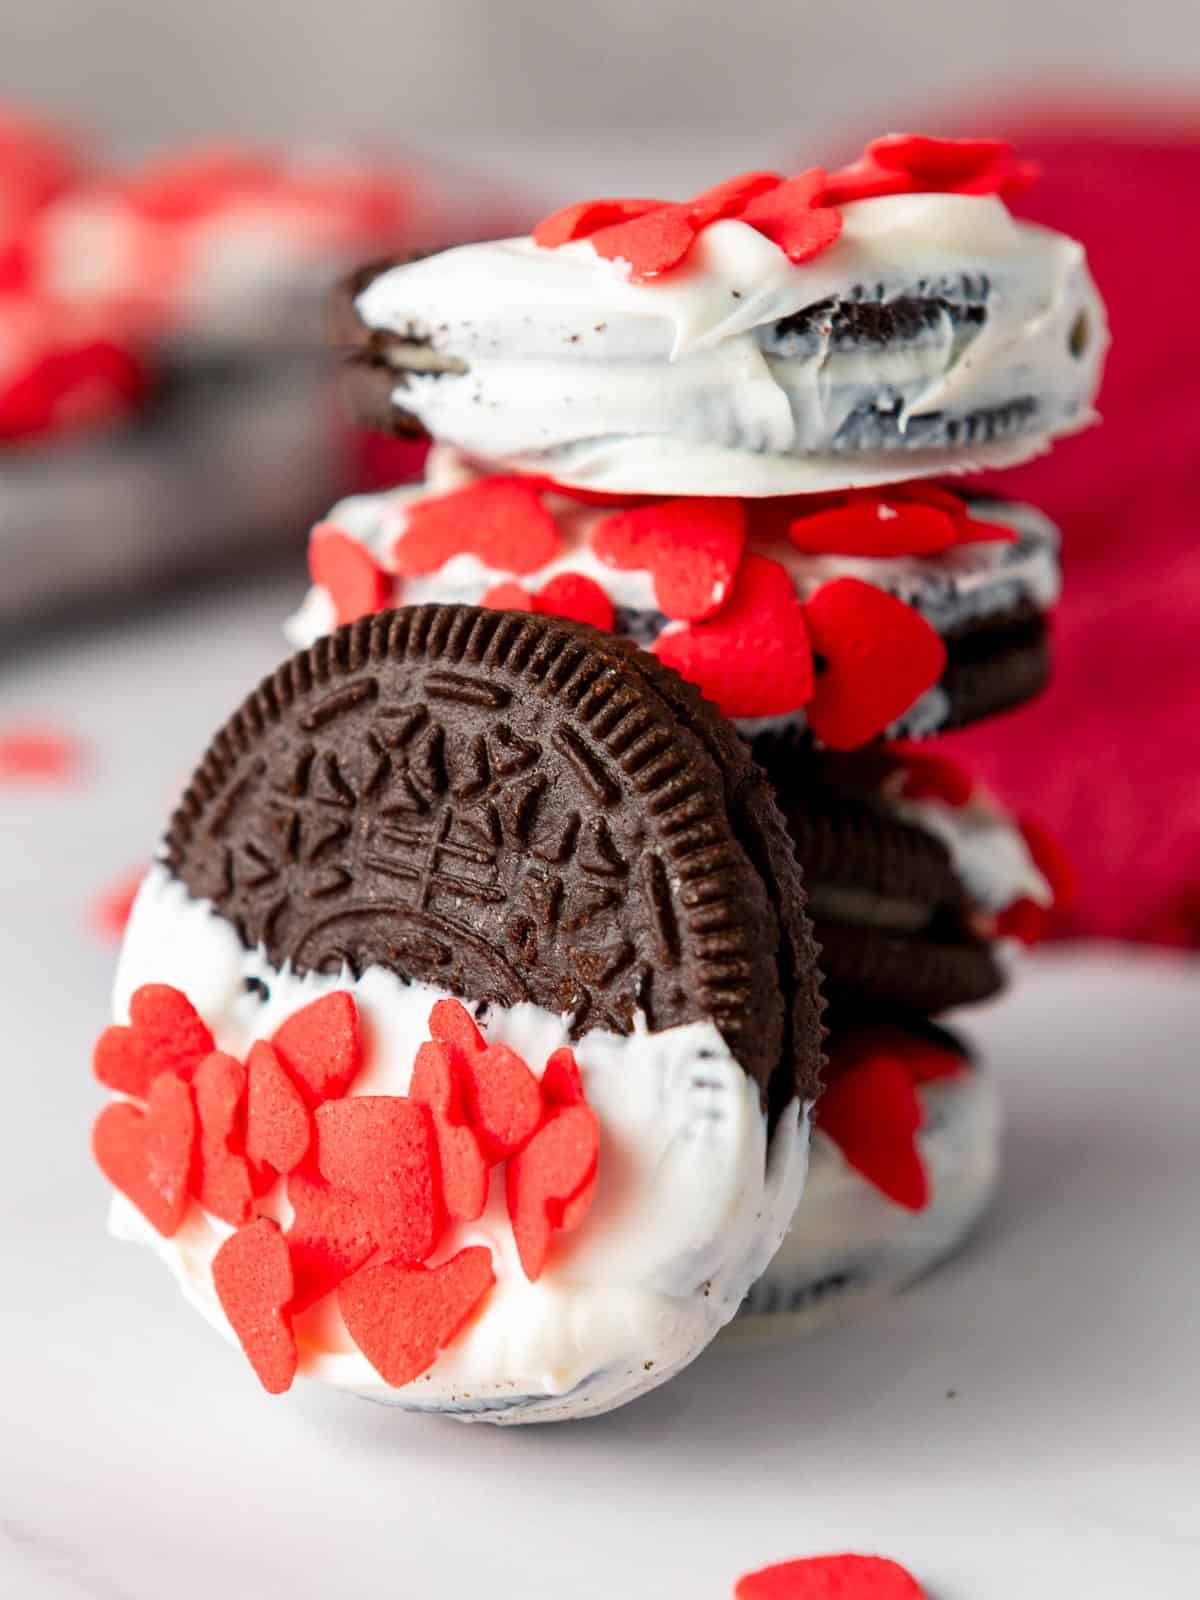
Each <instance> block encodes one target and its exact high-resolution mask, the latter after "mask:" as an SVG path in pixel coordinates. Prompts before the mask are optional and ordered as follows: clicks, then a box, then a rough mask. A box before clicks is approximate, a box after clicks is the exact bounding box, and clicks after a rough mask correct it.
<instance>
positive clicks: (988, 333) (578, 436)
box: [357, 195, 1107, 496]
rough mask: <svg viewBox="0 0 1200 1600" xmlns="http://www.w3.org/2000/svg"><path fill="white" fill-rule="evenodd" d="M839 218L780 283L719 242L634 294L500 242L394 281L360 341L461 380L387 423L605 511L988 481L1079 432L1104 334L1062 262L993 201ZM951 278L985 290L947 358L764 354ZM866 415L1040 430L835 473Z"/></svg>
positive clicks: (423, 377) (572, 260) (597, 274)
mask: <svg viewBox="0 0 1200 1600" xmlns="http://www.w3.org/2000/svg"><path fill="white" fill-rule="evenodd" d="M843 214H844V219H845V225H844V228H843V232H842V235H841V237H840V238H839V239H838V241H837V242H836V243H835V244H834V245H833V246H832V247H831V248H830V249H829V250H827V251H825V252H824V253H823V254H822V255H820V256H818V257H816V258H815V259H814V260H813V261H810V262H806V263H803V264H802V265H800V266H793V265H792V263H790V262H789V261H788V260H787V258H786V257H785V256H784V254H783V252H782V251H781V250H779V249H778V248H777V246H775V245H774V244H772V243H771V241H770V240H768V239H766V238H765V237H764V236H763V235H761V234H759V233H758V232H756V230H755V229H753V228H751V227H749V226H748V225H747V224H745V223H741V222H736V221H727V222H719V223H716V224H714V225H713V226H711V227H709V228H707V229H706V230H705V231H704V232H703V234H702V235H701V236H700V238H699V239H698V241H697V244H696V246H695V247H694V249H693V250H692V252H691V254H690V256H689V257H688V260H687V261H686V262H685V263H684V264H683V265H682V266H681V267H679V268H677V269H676V270H675V271H673V272H671V273H669V274H667V275H665V276H664V277H663V278H662V279H659V280H657V281H654V282H650V283H646V284H635V283H633V282H631V281H630V280H629V277H628V275H627V272H625V271H623V270H622V267H621V265H620V264H619V263H613V262H608V261H604V260H603V259H601V258H600V257H598V256H597V255H596V253H595V251H594V250H593V249H592V247H591V245H590V244H589V243H588V242H587V241H581V242H579V243H576V244H571V245H566V246H563V247H562V248H561V249H557V250H543V249H540V248H539V247H538V246H537V245H535V244H534V243H533V241H532V240H531V239H528V238H520V239H508V240H499V241H493V242H490V243H485V244H476V245H465V246H462V247H460V248H458V249H456V250H451V251H447V252H445V253H443V254H441V255H438V256H435V257H431V258H428V259H427V260H425V261H419V262H414V263H409V264H407V265H404V266H401V267H396V268H393V269H392V270H391V271H389V272H385V273H383V274H381V275H380V276H379V277H378V278H376V279H375V280H374V281H373V282H372V283H371V284H369V285H368V286H367V288H366V289H364V290H363V292H362V294H361V295H360V296H359V297H358V300H357V308H358V311H359V313H360V315H361V316H362V318H363V321H364V322H365V323H366V324H367V326H369V327H371V328H375V329H388V330H391V331H404V330H408V329H411V328H413V327H415V328H416V329H417V330H418V331H419V332H420V333H421V334H422V335H426V336H428V337H429V338H430V339H431V341H432V344H433V348H434V349H435V350H437V351H438V352H439V353H441V354H445V355H451V356H454V357H455V358H457V359H460V360H463V361H465V362H466V364H467V367H468V371H467V372H466V373H465V374H463V375H462V376H447V375H430V374H421V373H413V374H411V375H406V376H405V377H404V378H403V379H402V380H399V381H398V384H397V388H396V390H395V400H396V403H397V404H398V405H399V406H401V407H403V408H404V409H405V410H407V411H410V412H412V413H414V414H415V415H416V416H417V417H418V418H419V419H420V420H421V422H422V424H423V425H424V426H425V428H426V429H427V430H428V431H429V432H430V433H431V434H432V435H433V437H434V438H436V439H440V440H443V441H446V442H449V443H452V444H455V445H457V446H459V447H461V448H462V449H464V450H466V451H468V452H470V453H473V454H477V455H480V456H483V457H486V458H488V459H491V460H494V461H499V462H504V463H507V464H509V465H512V466H516V467H518V468H521V469H524V470H528V471H536V472H544V473H548V474H549V475H551V476H553V477H556V478H558V479H559V480H560V481H562V482H566V483H571V484H578V485H586V486H588V487H592V488H598V489H605V490H609V491H613V492H617V493H657V494H715V495H721V494H724V495H745V496H760V495H774V494H791V493H807V492H813V491H816V490H822V489H829V488H844V487H847V486H851V485H866V484H871V483H881V482H886V481H888V480H894V479H896V478H898V477H916V476H924V475H928V474H932V473H946V472H952V471H963V470H972V469H974V468H977V467H982V466H1001V465H1006V464H1009V463H1011V462H1014V461H1017V460H1021V459H1026V458H1028V457H1029V456H1031V455H1035V454H1037V453H1039V452H1040V451H1041V450H1043V449H1045V448H1046V446H1047V444H1048V442H1049V441H1050V440H1051V439H1052V438H1053V437H1055V436H1057V435H1058V434H1061V433H1065V432H1069V431H1071V430H1072V429H1075V428H1079V427H1083V426H1085V425H1086V424H1087V423H1088V422H1089V421H1091V420H1092V415H1093V414H1092V400H1093V398H1094V395H1095V391H1096V388H1097V386H1098V383H1099V376H1100V369H1101V365H1102V360H1103V354H1104V349H1105V347H1106V343H1107V333H1106V328H1105V318H1104V310H1103V306H1102V304H1101V302H1100V299H1099V296H1098V295H1097V293H1096V290H1095V287H1094V285H1093V284H1092V282H1091V279H1090V277H1089V276H1088V273H1087V268H1086V264H1085V261H1084V256H1083V251H1082V248H1081V247H1080V246H1079V245H1078V244H1076V243H1075V242H1074V241H1073V240H1070V239H1067V238H1065V237H1064V236H1062V235H1060V234H1056V233H1053V232H1051V231H1049V230H1047V229H1044V228H1040V227H1037V226H1034V225H1033V224H1029V223H1018V222H1016V221H1014V220H1013V218H1012V217H1010V216H1009V214H1008V211H1007V210H1006V208H1005V207H1004V205H1003V203H1002V202H1001V201H999V200H998V199H995V198H994V197H974V196H964V195H899V196H890V197H886V198H882V199H876V200H865V201H859V202H856V203H855V204H853V205H848V206H846V207H845V208H844V213H843ZM964 277H966V278H970V279H974V280H976V281H977V282H978V281H979V280H980V279H982V278H986V280H987V292H986V297H985V303H986V307H987V317H986V320H985V322H984V323H983V325H982V326H981V327H979V328H978V329H977V330H976V331H975V332H974V334H973V337H971V338H970V339H969V340H968V339H966V338H960V337H954V338H950V337H942V338H938V337H923V338H921V339H918V340H915V341H912V342H909V343H905V344H897V346H896V347H895V348H886V347H882V348H875V347H866V346H863V347H861V348H853V349H845V348H835V347H834V346H833V345H832V344H831V343H830V342H829V341H828V340H822V339H817V340H815V341H813V340H807V341H804V342H803V347H802V348H799V349H797V350H796V352H795V353H793V354H784V353H781V350H780V347H779V344H778V341H777V340H776V339H775V335H774V333H773V328H774V325H775V324H776V323H777V322H779V321H780V320H781V319H783V318H786V317H789V316H792V315H794V314H795V313H797V312H799V311H802V310H804V309H806V308H809V307H812V306H816V305H819V304H821V303H822V302H824V301H826V300H829V299H843V300H844V299H846V298H848V297H849V296H850V295H851V293H852V292H853V291H854V290H856V289H863V290H865V291H866V293H867V294H868V295H870V296H872V297H873V298H879V299H882V300H888V299H892V298H896V297H898V296H901V295H903V294H906V293H915V292H920V291H919V289H918V285H919V284H920V283H921V282H925V283H936V281H937V280H939V279H946V280H948V281H954V282H960V281H961V280H962V279H963V278H964ZM1080 327H1086V328H1087V330H1088V338H1087V341H1086V345H1085V348H1084V349H1083V351H1082V353H1081V354H1074V353H1072V344H1073V342H1074V341H1073V338H1072V334H1073V331H1075V330H1077V329H1078V328H1080ZM881 397H882V398H883V399H884V400H885V402H886V403H887V404H888V405H890V408H891V413H892V415H893V416H894V418H895V421H896V423H897V425H898V429H899V432H900V434H901V436H903V434H904V433H905V432H907V431H908V430H909V429H910V427H911V425H912V423H913V422H914V421H915V420H916V419H920V418H923V417H924V418H928V417H931V416H934V415H935V414H936V415H941V416H945V417H949V418H964V417H967V416H969V415H971V414H973V413H975V412H978V411H986V410H992V409H995V408H997V407H1003V406H1005V405H1007V404H1009V403H1010V402H1012V401H1013V400H1017V399H1025V398H1032V399H1033V400H1034V401H1036V403H1037V406H1038V413H1037V417H1036V419H1035V421H1034V422H1033V424H1032V425H1031V426H1028V427H1027V430H1026V431H1024V432H1022V433H1021V434H1020V436H1017V435H1015V434H1014V435H1012V436H1009V437H1004V438H998V439H996V440H994V441H991V442H986V443H982V444H979V445H963V446H957V445H956V446H954V447H950V448H934V449H921V448H912V449H909V448H902V449H891V450H888V449H881V450H876V451H870V450H855V449H849V450H845V451H844V452H842V451H840V450H839V449H838V447H837V446H836V445H835V440H836V436H837V434H838V430H839V429H840V428H841V426H842V424H843V423H844V422H845V421H846V419H847V418H848V417H850V416H851V414H852V413H854V412H856V411H858V410H859V409H860V408H862V407H863V406H877V405H878V404H879V403H880V401H881Z"/></svg>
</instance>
